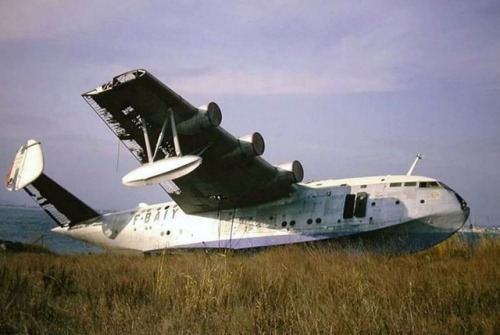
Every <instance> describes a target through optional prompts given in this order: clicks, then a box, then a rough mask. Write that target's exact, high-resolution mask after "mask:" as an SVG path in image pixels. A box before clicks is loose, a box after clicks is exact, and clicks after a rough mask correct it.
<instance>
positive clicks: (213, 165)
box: [82, 70, 303, 213]
mask: <svg viewBox="0 0 500 335" xmlns="http://www.w3.org/2000/svg"><path fill="white" fill-rule="evenodd" d="M82 96H83V98H84V99H85V100H86V101H87V103H88V104H89V105H90V106H91V107H92V108H93V109H94V111H95V112H96V113H97V114H98V115H99V116H100V117H101V119H102V120H103V121H104V122H105V123H106V124H107V125H108V127H109V128H110V129H111V130H112V131H113V132H114V134H115V135H116V136H117V137H118V138H119V139H120V140H121V141H122V142H123V143H124V145H125V146H126V147H127V148H128V149H129V151H130V152H132V154H133V155H134V156H135V157H136V158H137V159H138V160H139V162H141V164H148V162H152V161H157V160H160V159H164V158H166V157H171V156H174V155H175V154H176V152H175V151H176V146H175V145H174V140H173V133H172V130H171V129H170V127H167V124H169V122H171V120H173V119H175V124H176V128H177V132H178V140H179V145H180V149H181V150H182V153H185V154H194V155H199V156H201V157H202V158H203V163H202V164H201V165H200V166H199V167H198V168H197V169H196V170H194V171H193V172H191V173H190V174H188V175H186V176H183V177H181V178H178V179H175V180H174V182H173V183H167V184H165V183H162V184H161V186H162V187H163V188H164V190H165V191H167V192H168V193H169V195H170V196H171V197H172V199H173V200H174V201H175V202H176V203H177V204H178V205H179V206H180V207H181V208H182V209H183V211H184V212H186V213H199V212H205V211H211V210H217V209H229V208H236V207H242V206H248V205H252V204H257V203H261V202H267V201H271V200H274V199H278V198H280V197H283V196H286V195H287V194H289V193H290V192H291V191H292V187H293V184H295V183H297V182H300V181H302V178H303V170H302V166H301V165H300V163H299V162H298V161H294V162H292V163H288V164H284V165H280V166H273V165H271V164H269V163H268V162H266V161H265V160H264V159H263V158H261V157H259V156H260V155H261V154H262V153H263V152H264V140H263V138H262V136H261V135H260V134H259V133H254V134H251V135H248V136H245V137H240V138H235V137H234V136H232V135H231V134H229V133H228V132H227V131H225V130H224V129H223V128H222V127H220V126H219V124H220V122H221V119H222V117H221V112H220V109H219V107H218V106H217V104H215V103H213V102H212V103H209V104H207V105H205V106H201V107H198V108H197V107H194V106H193V105H191V104H190V103H189V102H187V101H186V100H184V99H183V98H182V97H181V96H180V95H178V94H177V93H175V92H174V91H173V90H171V89H170V88H168V87H167V86H166V85H164V84H163V83H162V82H160V81H159V80H158V79H156V78H155V77H154V76H152V75H151V74H150V73H149V72H147V71H146V70H133V71H129V72H126V73H124V74H121V75H119V76H116V77H114V78H113V79H112V80H111V81H109V82H107V83H106V84H104V85H102V86H99V87H97V88H96V89H94V90H92V91H89V92H87V93H84V94H82ZM171 113H173V119H170V114H171ZM149 142H150V143H149ZM148 146H149V148H150V149H149V150H148ZM153 147H154V149H152V148H153Z"/></svg>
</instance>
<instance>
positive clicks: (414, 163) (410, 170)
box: [406, 154, 424, 176]
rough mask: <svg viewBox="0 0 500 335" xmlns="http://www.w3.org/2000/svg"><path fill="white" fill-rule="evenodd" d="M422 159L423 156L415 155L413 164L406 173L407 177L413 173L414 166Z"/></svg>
mask: <svg viewBox="0 0 500 335" xmlns="http://www.w3.org/2000/svg"><path fill="white" fill-rule="evenodd" d="M423 158H424V155H422V154H417V156H416V158H415V160H414V161H413V164H412V165H411V166H410V169H409V170H408V172H407V173H406V175H407V176H411V174H412V173H413V170H414V169H415V166H417V163H418V161H419V160H421V159H423Z"/></svg>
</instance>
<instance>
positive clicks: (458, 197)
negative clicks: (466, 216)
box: [453, 191, 469, 211]
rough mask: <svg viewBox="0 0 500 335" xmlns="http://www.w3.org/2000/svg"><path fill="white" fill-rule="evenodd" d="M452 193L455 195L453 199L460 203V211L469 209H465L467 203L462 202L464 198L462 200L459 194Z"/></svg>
mask: <svg viewBox="0 0 500 335" xmlns="http://www.w3.org/2000/svg"><path fill="white" fill-rule="evenodd" d="M453 193H455V197H457V200H458V202H459V203H460V208H462V210H464V211H465V210H468V209H469V207H467V202H466V201H465V200H464V198H462V197H461V196H460V194H458V193H457V192H455V191H453Z"/></svg>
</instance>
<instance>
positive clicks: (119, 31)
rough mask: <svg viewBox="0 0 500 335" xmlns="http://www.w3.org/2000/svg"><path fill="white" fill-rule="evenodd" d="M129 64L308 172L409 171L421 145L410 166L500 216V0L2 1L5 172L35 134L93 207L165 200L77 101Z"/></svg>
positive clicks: (51, 165)
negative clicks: (213, 107)
mask: <svg viewBox="0 0 500 335" xmlns="http://www.w3.org/2000/svg"><path fill="white" fill-rule="evenodd" d="M134 68H145V69H147V70H149V71H150V72H151V73H152V74H153V75H154V76H156V77H157V78H158V79H160V80H162V81H163V82H164V83H166V84H167V85H168V86H169V87H171V88H172V89H173V90H175V91H176V92H178V93H179V94H181V95H182V96H183V97H184V98H186V99H187V100H188V101H190V102H191V103H192V104H194V105H202V104H205V103H207V102H210V101H215V102H217V103H218V104H219V106H220V107H221V109H222V114H223V121H222V126H223V127H224V128H225V129H226V130H228V131H229V132H231V133H232V134H233V135H235V136H241V135H245V134H248V133H251V132H253V131H259V132H260V133H261V134H262V135H263V136H264V139H265V141H266V152H265V153H264V155H263V157H264V158H265V159H267V160H268V161H269V162H271V163H273V164H278V163H284V162H288V161H292V160H294V159H298V160H300V161H301V163H302V165H303V166H304V169H305V179H306V180H321V179H332V178H344V177H358V176H372V175H387V174H393V175H394V174H405V173H406V171H407V170H408V168H409V166H410V164H411V163H412V161H413V159H414V156H415V154H417V153H422V154H424V155H425V156H426V158H425V159H424V160H423V161H422V162H421V163H420V164H419V165H418V166H417V168H416V170H415V173H414V174H417V175H424V176H428V177H433V178H436V179H439V180H442V181H444V182H446V183H447V184H448V185H449V186H451V187H452V188H454V189H455V190H456V191H458V192H459V193H460V194H461V195H462V196H463V197H464V198H465V199H466V200H467V201H468V202H469V204H470V206H471V207H472V217H473V218H474V219H475V221H476V223H478V224H483V225H485V224H491V225H493V224H498V223H499V222H498V218H499V217H500V206H499V201H500V196H499V194H500V172H499V171H500V2H499V1H405V2H403V1H356V2H354V1H342V2H340V1H331V0H330V1H269V0H266V1H177V2H174V1H17V0H16V1H9V0H7V1H6V0H3V1H1V2H0V88H1V89H0V125H1V130H0V141H1V145H0V169H1V170H2V171H5V172H6V171H7V170H8V168H9V167H10V164H11V160H12V158H13V156H14V153H15V151H16V150H17V149H18V148H19V147H20V146H21V145H22V144H23V143H24V142H25V141H26V140H27V139H29V138H34V139H37V140H39V141H41V142H42V144H43V146H44V153H45V162H46V169H45V171H46V173H47V174H48V175H50V176H51V177H52V178H53V179H55V180H57V181H58V182H60V183H61V184H62V185H64V186H65V187H66V188H67V189H68V190H70V191H71V192H72V193H74V194H75V195H77V196H78V197H80V198H81V199H82V200H84V201H85V202H87V203H88V204H89V205H91V206H92V207H95V208H112V209H123V208H131V207H135V206H136V205H137V204H138V203H139V202H147V203H155V202H163V201H166V200H168V197H167V195H166V194H165V193H164V192H163V191H162V190H161V189H160V188H159V187H154V186H153V187H148V188H139V189H138V188H126V187H125V186H122V184H121V181H120V180H121V177H122V176H123V175H124V174H125V173H127V172H128V171H129V170H131V169H133V168H135V167H137V166H138V163H137V161H136V160H135V159H134V158H133V157H132V155H131V154H130V153H129V152H128V151H126V149H125V148H124V147H123V146H122V147H121V149H120V154H119V155H118V152H119V150H118V141H117V139H116V138H115V137H114V135H113V134H112V133H111V131H109V129H108V128H107V126H106V125H105V124H104V123H103V122H102V121H101V120H100V119H99V117H98V116H97V115H96V114H95V113H94V112H93V111H92V109H90V107H89V106H88V105H87V104H86V103H85V101H84V100H83V99H82V98H81V94H82V93H83V92H87V91H89V90H91V89H93V88H95V87H96V86H98V85H101V84H103V83H104V82H106V81H108V80H110V79H111V78H112V77H113V76H115V75H118V74H120V73H123V72H125V71H128V70H131V69H134ZM117 166H118V169H117ZM5 172H2V173H5ZM0 202H12V203H27V204H33V202H32V201H31V199H29V197H28V196H27V195H26V194H25V193H24V192H22V193H17V194H13V193H9V192H7V191H6V190H5V189H4V188H2V190H1V191H0Z"/></svg>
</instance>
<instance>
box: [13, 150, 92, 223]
mask: <svg viewBox="0 0 500 335" xmlns="http://www.w3.org/2000/svg"><path fill="white" fill-rule="evenodd" d="M43 168H44V163H43V153H42V147H41V145H40V142H37V141H35V140H29V141H28V142H27V143H26V144H25V145H23V146H22V147H21V148H20V149H19V150H18V151H17V153H16V157H15V158H14V163H13V164H12V168H11V170H10V171H9V173H8V174H7V176H6V178H5V187H6V188H7V190H9V191H18V190H20V189H24V190H25V191H26V192H27V193H28V194H29V195H30V196H31V197H32V198H33V199H34V200H35V201H36V202H37V203H38V205H39V206H40V207H42V209H43V210H44V211H45V212H46V213H47V214H48V215H49V216H50V217H51V218H52V219H53V220H54V221H55V222H56V223H57V224H58V225H59V226H61V227H64V226H70V227H71V226H74V225H75V224H77V223H79V222H82V221H85V220H88V219H91V218H94V217H96V216H99V213H97V212H96V211H94V210H93V209H92V208H90V207H89V206H88V205H86V204H85V203H84V202H82V201H81V200H80V199H78V198H77V197H75V196H74V195H73V194H71V193H69V192H68V191H67V190H65V189H64V188H63V187H62V186H60V185H59V184H57V183H56V182H55V181H53V180H52V179H50V178H49V177H48V176H46V175H45V174H43Z"/></svg>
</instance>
